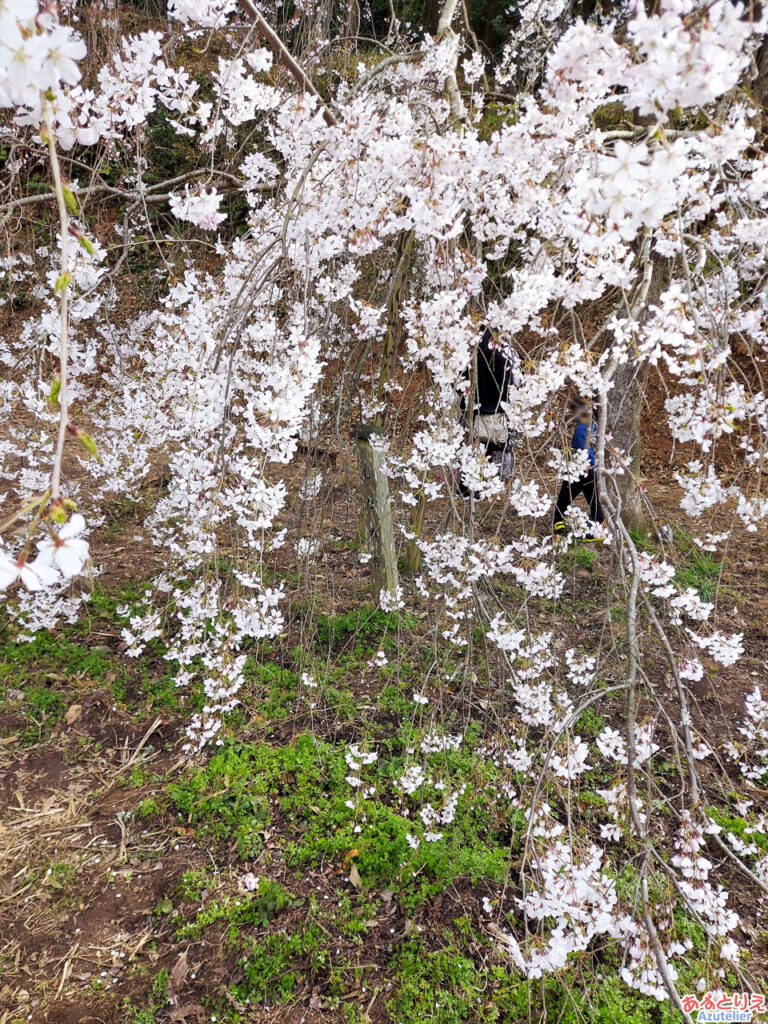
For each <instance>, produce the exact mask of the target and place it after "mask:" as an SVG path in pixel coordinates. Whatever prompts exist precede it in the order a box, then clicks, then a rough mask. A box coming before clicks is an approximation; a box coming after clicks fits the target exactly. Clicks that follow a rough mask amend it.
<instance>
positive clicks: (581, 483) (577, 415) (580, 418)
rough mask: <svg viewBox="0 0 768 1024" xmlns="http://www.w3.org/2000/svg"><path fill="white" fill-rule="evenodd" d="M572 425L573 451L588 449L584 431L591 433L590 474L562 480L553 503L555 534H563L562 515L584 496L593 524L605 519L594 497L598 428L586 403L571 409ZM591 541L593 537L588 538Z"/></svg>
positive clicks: (595, 494) (595, 492)
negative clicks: (595, 446)
mask: <svg viewBox="0 0 768 1024" xmlns="http://www.w3.org/2000/svg"><path fill="white" fill-rule="evenodd" d="M573 422H574V423H575V424H576V426H575V429H574V431H573V437H572V439H571V448H572V449H573V451H575V452H576V451H584V449H585V448H586V447H587V430H588V429H589V431H590V435H591V436H590V444H589V471H588V472H587V473H586V474H585V475H584V476H582V477H579V479H578V480H574V481H568V480H564V481H563V483H562V486H561V487H560V493H559V494H558V496H557V501H556V502H555V515H554V520H553V523H552V529H553V530H554V532H555V533H562V532H563V531H564V530H565V529H566V526H565V513H566V512H567V511H568V509H569V508H570V507H571V505H572V504H573V502H574V500H575V499H576V498H577V497H578V496H579V495H580V494H583V495H584V497H585V498H586V499H587V504H588V505H589V515H590V518H591V519H592V522H594V523H602V522H603V520H604V518H605V516H604V515H603V510H602V508H601V507H600V499H599V498H598V496H597V483H596V481H595V449H594V447H593V443H592V442H593V441H594V437H595V434H596V433H597V428H596V426H595V419H594V416H593V415H592V409H591V407H590V405H589V404H588V403H587V402H579V403H577V405H576V406H575V408H574V414H573ZM587 539H588V540H592V539H593V538H592V537H589V538H587Z"/></svg>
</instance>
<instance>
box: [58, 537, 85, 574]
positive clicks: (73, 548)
mask: <svg viewBox="0 0 768 1024" xmlns="http://www.w3.org/2000/svg"><path fill="white" fill-rule="evenodd" d="M54 557H55V561H56V565H57V566H58V567H59V569H60V570H61V574H62V576H64V577H66V579H71V577H72V576H77V574H78V573H79V572H80V570H81V569H82V568H83V566H84V565H85V561H86V559H87V558H88V541H87V540H77V539H74V540H68V541H67V542H66V543H65V544H62V545H61V547H59V548H57V549H56V554H55V556H54Z"/></svg>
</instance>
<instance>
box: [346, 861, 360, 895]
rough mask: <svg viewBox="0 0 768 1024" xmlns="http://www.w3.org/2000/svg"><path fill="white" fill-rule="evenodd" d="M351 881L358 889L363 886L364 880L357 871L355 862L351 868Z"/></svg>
mask: <svg viewBox="0 0 768 1024" xmlns="http://www.w3.org/2000/svg"><path fill="white" fill-rule="evenodd" d="M349 880H350V882H351V883H352V885H354V887H355V888H356V889H359V888H360V886H361V885H362V879H361V878H360V872H359V871H358V870H357V864H355V863H354V862H353V863H352V864H350V866H349Z"/></svg>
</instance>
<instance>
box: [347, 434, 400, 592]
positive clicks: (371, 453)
mask: <svg viewBox="0 0 768 1024" xmlns="http://www.w3.org/2000/svg"><path fill="white" fill-rule="evenodd" d="M372 433H376V430H375V428H371V427H367V428H366V427H363V428H362V429H361V430H360V432H359V434H358V436H357V462H358V465H359V467H360V489H361V492H362V498H363V521H364V523H365V533H366V537H367V540H368V550H369V552H370V555H371V578H372V580H373V598H374V601H375V602H376V605H377V606H378V605H380V604H381V597H382V594H388V595H391V596H392V598H393V599H394V598H395V597H396V595H397V586H398V578H397V554H396V552H395V531H394V525H393V523H392V506H391V504H390V500H389V480H388V479H387V474H386V471H385V469H384V458H383V456H382V455H381V453H380V452H378V451H376V449H375V448H374V447H372V445H371V442H370V440H369V439H370V436H371V434H372Z"/></svg>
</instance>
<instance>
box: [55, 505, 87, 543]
mask: <svg viewBox="0 0 768 1024" xmlns="http://www.w3.org/2000/svg"><path fill="white" fill-rule="evenodd" d="M84 530H85V519H83V517H82V516H81V515H80V513H79V512H76V513H75V514H74V515H73V516H72V518H71V519H70V520H69V522H68V523H65V525H64V526H62V528H61V529H60V530H59V537H60V539H61V540H69V538H70V537H77V536H78V535H79V534H81V533H83V531H84Z"/></svg>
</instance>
